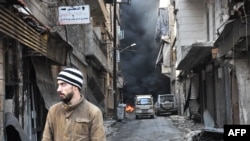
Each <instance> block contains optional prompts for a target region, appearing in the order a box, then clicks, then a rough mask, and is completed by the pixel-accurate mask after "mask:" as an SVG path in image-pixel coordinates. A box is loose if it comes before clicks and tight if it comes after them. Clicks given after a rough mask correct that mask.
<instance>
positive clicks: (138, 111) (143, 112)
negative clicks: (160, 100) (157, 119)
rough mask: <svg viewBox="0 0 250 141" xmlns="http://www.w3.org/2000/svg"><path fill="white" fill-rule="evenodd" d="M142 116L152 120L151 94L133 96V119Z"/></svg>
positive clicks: (152, 104)
mask: <svg viewBox="0 0 250 141" xmlns="http://www.w3.org/2000/svg"><path fill="white" fill-rule="evenodd" d="M142 116H150V117H151V118H154V101H153V96H152V95H151V94H145V95H136V96H135V118H136V119H138V118H139V117H142Z"/></svg>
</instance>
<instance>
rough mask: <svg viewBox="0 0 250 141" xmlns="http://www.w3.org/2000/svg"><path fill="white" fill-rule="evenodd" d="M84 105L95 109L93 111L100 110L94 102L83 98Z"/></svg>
mask: <svg viewBox="0 0 250 141" xmlns="http://www.w3.org/2000/svg"><path fill="white" fill-rule="evenodd" d="M84 103H85V104H86V105H88V107H89V109H91V110H95V111H100V109H99V107H97V106H96V105H95V104H93V103H91V102H90V101H88V100H86V99H85V102H84Z"/></svg>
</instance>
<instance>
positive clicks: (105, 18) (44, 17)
mask: <svg viewBox="0 0 250 141" xmlns="http://www.w3.org/2000/svg"><path fill="white" fill-rule="evenodd" d="M0 2H1V4H0V53H1V55H0V72H1V73H0V90H1V93H0V116H1V117H0V140H3V141H4V140H25V141H28V140H32V141H36V140H38V141H39V140H41V136H42V131H43V127H44V123H45V119H46V115H47V111H48V109H49V107H50V106H51V105H53V104H55V103H56V102H58V96H57V94H56V87H57V86H56V76H57V73H58V72H60V70H61V69H63V68H64V67H66V66H72V67H77V68H78V69H80V70H81V72H82V73H83V75H84V77H85V78H86V81H85V82H84V87H83V89H82V93H83V94H84V96H85V98H86V99H87V100H89V101H91V102H92V103H94V104H95V105H97V106H98V107H99V108H100V109H101V110H102V112H103V115H104V118H105V117H107V116H113V114H114V113H113V111H114V104H113V103H114V92H113V91H114V90H113V74H112V71H113V64H112V62H113V59H114V58H113V54H112V51H113V46H114V45H113V39H114V35H115V36H117V35H116V34H114V33H113V30H114V29H113V27H115V26H114V25H113V23H114V21H113V19H112V18H113V16H112V15H114V12H113V5H112V3H109V2H108V1H104V0H80V1H79V0H78V1H75V0H71V1H67V0H63V1H40V0H32V1H31V0H24V1H22V0H21V1H19V0H14V1H5V0H0ZM118 5H119V4H118ZM74 6H88V7H89V17H88V18H89V21H90V22H88V23H84V24H62V23H60V22H59V21H58V19H59V16H60V15H59V11H60V9H59V8H60V7H74ZM87 12H88V11H87ZM116 14H117V15H119V6H118V8H117V12H116ZM117 17H118V18H119V16H117ZM118 18H117V19H116V20H119V19H118ZM116 23H117V24H119V22H116ZM117 44H119V41H118V42H117ZM115 69H116V68H115ZM17 133H19V134H17ZM14 135H16V136H15V137H14ZM18 135H19V136H18Z"/></svg>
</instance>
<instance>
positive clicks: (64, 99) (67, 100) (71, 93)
mask: <svg viewBox="0 0 250 141" xmlns="http://www.w3.org/2000/svg"><path fill="white" fill-rule="evenodd" d="M72 97H73V92H70V93H68V94H66V95H65V97H64V98H61V101H62V102H64V103H66V104H67V103H69V102H70V100H71V99H72Z"/></svg>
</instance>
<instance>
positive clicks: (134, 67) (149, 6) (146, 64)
mask: <svg viewBox="0 0 250 141" xmlns="http://www.w3.org/2000/svg"><path fill="white" fill-rule="evenodd" d="M158 7H159V2H158V1H157V0H131V5H123V4H121V29H122V30H124V39H122V40H121V48H125V47H127V46H129V45H131V44H132V43H136V46H133V47H132V48H130V49H127V50H125V51H123V52H122V53H121V54H120V57H121V60H120V61H121V62H120V68H121V75H122V76H123V77H124V81H125V86H124V102H128V101H131V99H132V100H133V97H134V95H135V94H153V95H154V96H155V95H156V94H159V93H170V85H169V78H167V77H166V76H163V74H161V71H160V68H159V67H155V62H156V58H157V54H158V52H159V46H160V45H159V43H157V42H156V40H155V39H156V23H157V17H158Z"/></svg>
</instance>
